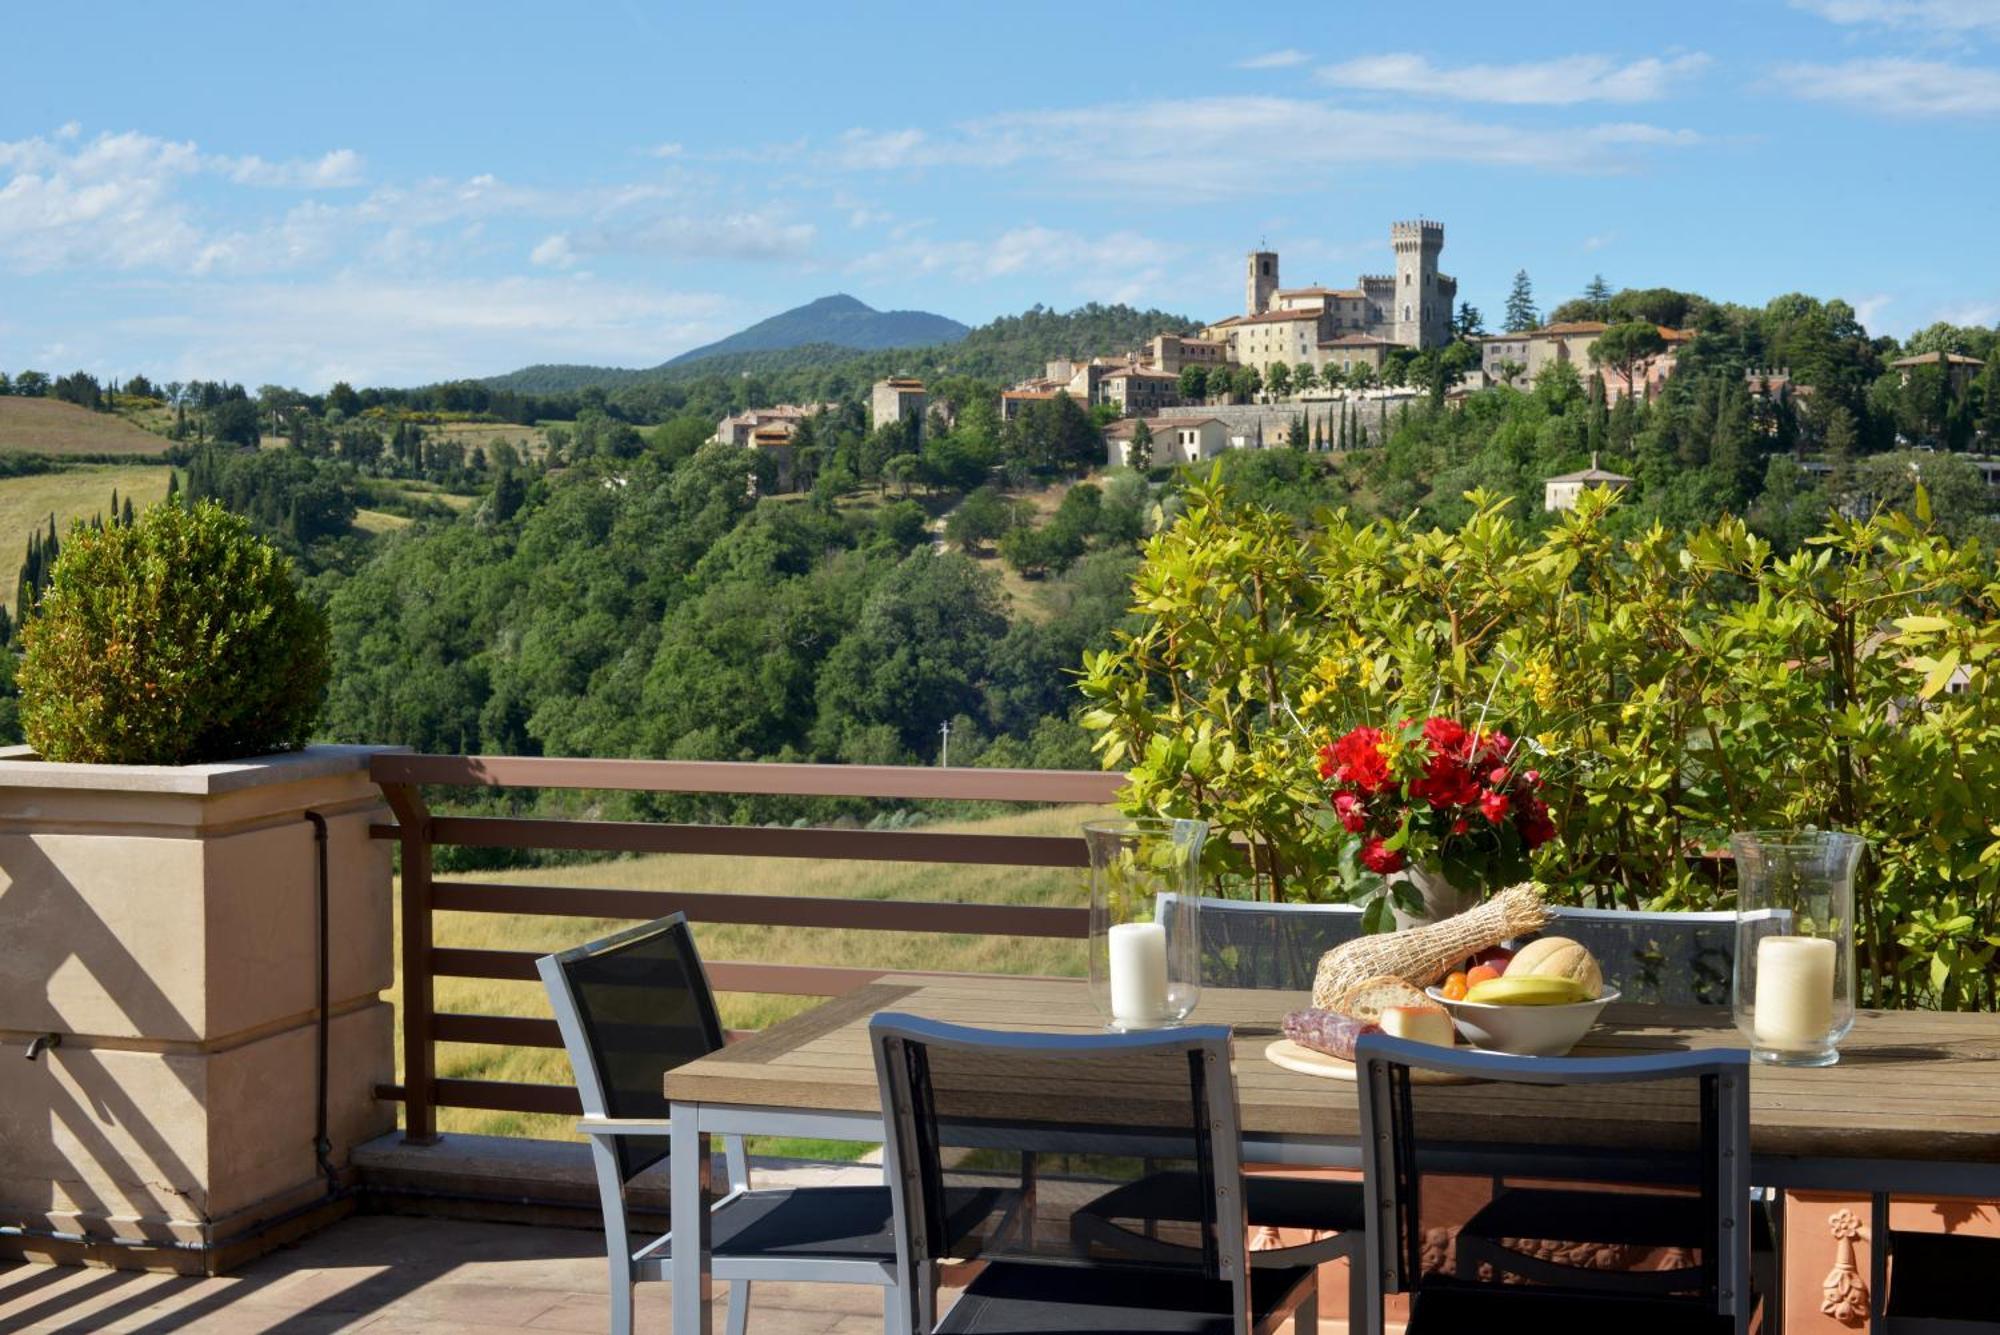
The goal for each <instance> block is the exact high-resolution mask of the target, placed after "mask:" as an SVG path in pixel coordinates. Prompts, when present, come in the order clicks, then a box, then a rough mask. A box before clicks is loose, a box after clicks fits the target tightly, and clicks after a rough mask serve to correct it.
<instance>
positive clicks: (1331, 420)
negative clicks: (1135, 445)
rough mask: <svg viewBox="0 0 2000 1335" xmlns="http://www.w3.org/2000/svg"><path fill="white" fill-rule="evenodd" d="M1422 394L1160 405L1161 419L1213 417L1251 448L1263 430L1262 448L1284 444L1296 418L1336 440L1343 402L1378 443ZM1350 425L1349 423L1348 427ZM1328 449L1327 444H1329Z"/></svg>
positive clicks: (1353, 419) (1406, 392)
mask: <svg viewBox="0 0 2000 1335" xmlns="http://www.w3.org/2000/svg"><path fill="white" fill-rule="evenodd" d="M1422 399H1423V395H1422V394H1421V393H1419V392H1417V391H1414V390H1390V391H1385V392H1382V393H1379V394H1358V395H1349V396H1345V397H1344V398H1333V399H1328V398H1314V399H1305V400H1301V401H1299V402H1296V403H1235V404H1224V405H1220V406H1214V407H1188V406H1182V407H1179V408H1162V409H1161V410H1160V412H1159V416H1160V419H1161V420H1164V421H1172V420H1174V419H1175V418H1179V419H1181V420H1183V421H1185V420H1187V419H1189V418H1194V417H1214V418H1217V419H1219V420H1220V421H1221V422H1222V424H1223V426H1224V428H1225V430H1226V431H1227V433H1228V435H1229V436H1230V437H1232V438H1234V437H1238V436H1241V437H1247V438H1248V443H1249V445H1250V446H1251V447H1254V445H1255V442H1256V439H1257V436H1258V432H1259V430H1260V428H1261V430H1262V433H1263V441H1264V447H1265V448H1266V449H1277V448H1278V447H1280V446H1282V445H1283V444H1284V443H1285V433H1286V432H1288V431H1289V430H1291V426H1292V423H1293V422H1294V421H1296V420H1297V419H1298V418H1299V417H1301V416H1303V417H1305V418H1306V421H1307V427H1308V429H1309V430H1310V429H1311V428H1312V427H1313V426H1314V425H1315V424H1318V425H1322V426H1324V427H1325V430H1326V436H1327V440H1328V441H1329V442H1330V443H1331V442H1337V441H1338V440H1339V438H1340V411H1341V406H1342V404H1343V402H1344V403H1345V404H1346V407H1347V412H1348V420H1349V422H1350V423H1351V424H1352V423H1358V424H1360V425H1361V426H1363V427H1365V428H1366V429H1367V431H1368V433H1369V436H1370V437H1371V441H1370V443H1375V444H1379V443H1380V438H1381V436H1382V434H1383V433H1384V431H1385V430H1387V429H1388V428H1389V427H1391V426H1393V425H1394V424H1395V419H1396V415H1397V414H1398V413H1399V412H1401V411H1402V409H1403V407H1404V405H1406V404H1410V405H1414V404H1416V403H1418V402H1420V401H1421V400H1422ZM1353 429H1354V427H1353V426H1352V425H1350V427H1349V430H1353ZM1329 448H1331V444H1330V445H1329Z"/></svg>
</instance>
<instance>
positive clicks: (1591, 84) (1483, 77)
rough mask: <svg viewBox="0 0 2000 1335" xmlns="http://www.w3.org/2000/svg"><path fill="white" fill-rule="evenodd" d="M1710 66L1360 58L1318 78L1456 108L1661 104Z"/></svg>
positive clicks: (1567, 59) (1603, 59) (1704, 60)
mask: <svg viewBox="0 0 2000 1335" xmlns="http://www.w3.org/2000/svg"><path fill="white" fill-rule="evenodd" d="M1707 64H1708V57H1707V56H1705V55H1703V54H1701V53H1700V52H1690V53H1688V54H1686V55H1680V56H1674V57H1671V58H1669V59H1665V60H1662V59H1660V58H1658V57H1655V56H1647V57H1645V58H1644V59H1642V60H1633V61H1627V62H1624V63H1622V64H1621V63H1620V62H1618V61H1617V60H1614V59H1613V58H1612V57H1610V56H1597V55H1581V56H1562V57H1558V58H1557V59H1554V60H1534V61H1523V62H1520V63H1517V64H1511V65H1460V66H1458V67H1456V68H1450V69H1447V68H1444V67H1442V66H1438V65H1434V64H1432V63H1431V61H1430V60H1429V58H1427V57H1425V56H1420V55H1416V54H1414V53H1412V52H1407V51H1395V52H1388V53H1385V54H1383V55H1378V56H1362V57H1360V58H1359V59H1356V60H1349V61H1344V62H1342V63H1341V64H1338V65H1328V66H1326V67H1324V68H1323V69H1321V70H1320V71H1319V77H1320V78H1321V79H1323V80H1325V81H1326V82H1327V83H1330V84H1335V85H1338V86H1339V87H1342V88H1359V89H1365V90H1368V91H1370V92H1385V93H1413V94H1417V95H1420V96H1425V97H1443V98H1450V99H1452V100H1453V101H1457V102H1493V103H1502V104H1506V105H1510V106H1574V105H1576V104H1577V103H1580V102H1657V101H1659V100H1660V99H1661V98H1663V97H1666V96H1667V95H1668V93H1669V92H1671V91H1672V89H1673V86H1674V84H1675V83H1677V82H1679V81H1682V80H1685V79H1687V78H1690V77H1691V76H1693V75H1695V74H1697V73H1699V72H1700V71H1701V70H1702V68H1703V67H1704V66H1706V65H1707Z"/></svg>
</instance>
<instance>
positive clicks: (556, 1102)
mask: <svg viewBox="0 0 2000 1335" xmlns="http://www.w3.org/2000/svg"><path fill="white" fill-rule="evenodd" d="M431 1087H432V1088H433V1089H435V1090H436V1091H437V1098H436V1103H437V1105H438V1106H439V1107H441V1108H479V1109H483V1110H486V1111H489V1112H523V1113H555V1114H557V1115H558V1116H569V1117H580V1116H582V1115H583V1100H582V1099H580V1098H578V1097H577V1093H576V1088H575V1086H573V1085H531V1084H527V1083H524V1082H522V1081H518V1080H457V1079H453V1078H451V1077H449V1076H439V1077H438V1078H437V1080H436V1081H435V1082H433V1084H432V1086H431Z"/></svg>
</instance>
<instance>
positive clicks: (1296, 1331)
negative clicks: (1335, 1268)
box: [1292, 1279, 1319, 1335]
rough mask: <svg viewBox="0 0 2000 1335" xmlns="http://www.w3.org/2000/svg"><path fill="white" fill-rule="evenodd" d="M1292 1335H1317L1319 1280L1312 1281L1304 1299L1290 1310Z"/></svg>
mask: <svg viewBox="0 0 2000 1335" xmlns="http://www.w3.org/2000/svg"><path fill="white" fill-rule="evenodd" d="M1292 1335H1319V1280H1318V1279H1314V1280H1313V1282H1312V1283H1311V1285H1309V1286H1308V1287H1307V1289H1306V1294H1305V1297H1303V1298H1301V1299H1299V1305H1298V1306H1297V1307H1295V1308H1293V1309H1292Z"/></svg>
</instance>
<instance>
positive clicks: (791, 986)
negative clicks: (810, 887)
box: [431, 946, 1041, 1041]
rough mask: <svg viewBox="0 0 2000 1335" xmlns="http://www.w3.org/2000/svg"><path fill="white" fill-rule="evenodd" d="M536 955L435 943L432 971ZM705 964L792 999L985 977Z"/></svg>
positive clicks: (473, 974)
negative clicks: (911, 980)
mask: <svg viewBox="0 0 2000 1335" xmlns="http://www.w3.org/2000/svg"><path fill="white" fill-rule="evenodd" d="M537 958H538V956H537V955H536V953H535V952H534V951H532V950H473V949H468V948H466V947H464V946H437V947H435V948H434V949H432V951H431V972H432V973H433V974H435V975H437V976H438V977H440V978H499V979H507V980H515V981H519V982H533V981H535V979H536V978H537V977H539V975H537V974H536V972H535V960H536V959H537ZM704 967H705V968H706V969H707V970H708V981H709V985H710V986H712V987H714V988H715V990H716V991H718V992H763V993H768V994H771V995H774V996H792V997H837V996H841V995H843V994H845V993H848V992H852V991H854V990H855V989H856V988H860V987H866V986H868V984H870V983H872V982H874V981H875V980H876V979H878V978H883V977H886V976H888V975H889V974H898V975H912V976H916V977H922V978H982V977H986V976H987V975H985V974H964V973H950V972H943V971H937V970H929V969H868V968H855V967H852V966H849V965H835V964H737V963H733V962H730V961H722V962H711V963H709V964H707V965H706V966H704ZM1023 976H1025V977H1039V976H1041V975H1023ZM440 1018H442V1017H440ZM466 1041H474V1040H466Z"/></svg>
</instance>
